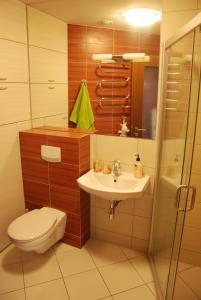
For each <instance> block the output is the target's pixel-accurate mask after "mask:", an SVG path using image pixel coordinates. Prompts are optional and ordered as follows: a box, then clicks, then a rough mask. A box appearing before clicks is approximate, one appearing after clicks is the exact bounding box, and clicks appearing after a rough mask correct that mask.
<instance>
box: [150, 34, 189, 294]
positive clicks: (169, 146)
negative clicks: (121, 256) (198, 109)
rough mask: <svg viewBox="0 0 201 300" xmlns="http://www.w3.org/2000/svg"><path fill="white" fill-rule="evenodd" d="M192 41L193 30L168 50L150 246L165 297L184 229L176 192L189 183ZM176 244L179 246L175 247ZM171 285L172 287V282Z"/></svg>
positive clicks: (182, 193)
mask: <svg viewBox="0 0 201 300" xmlns="http://www.w3.org/2000/svg"><path fill="white" fill-rule="evenodd" d="M193 42H194V32H191V33H189V34H188V35H186V36H185V37H184V38H182V40H180V41H178V42H177V43H175V44H174V45H173V46H172V47H171V48H169V49H168V52H167V64H166V70H167V71H166V72H167V76H166V90H165V95H164V114H163V120H164V124H163V132H162V137H161V138H162V144H161V154H160V171H159V179H158V182H157V195H156V197H157V199H156V203H157V204H156V208H155V216H154V225H153V235H152V246H151V259H152V263H153V265H154V271H155V279H156V281H157V283H158V288H159V289H160V292H161V294H162V297H163V298H164V299H165V298H166V296H167V298H166V299H171V298H169V296H168V295H167V286H168V282H169V283H170V284H172V281H171V280H170V281H169V278H170V279H171V278H173V277H172V276H171V273H170V267H171V263H172V264H174V263H175V260H174V259H173V260H172V258H174V257H176V255H177V251H178V249H179V243H178V241H177V240H176V238H177V235H178V233H180V235H181V230H180V231H176V228H179V226H178V227H176V225H180V224H182V220H183V217H184V214H183V213H182V212H179V213H178V209H177V208H176V202H175V199H176V192H177V189H178V187H179V186H180V184H188V182H186V180H185V178H184V177H183V176H182V175H183V173H184V165H183V161H184V154H185V148H186V133H187V128H188V119H189V118H188V117H189V99H190V87H191V71H192V53H193ZM186 159H187V158H186ZM183 178H184V179H183ZM185 200H186V189H184V190H183V191H182V192H181V194H180V201H179V203H177V204H178V206H179V207H180V208H181V207H184V206H185ZM173 245H175V246H176V247H175V248H173ZM173 249H174V251H173ZM172 267H174V265H172ZM172 270H173V268H172ZM172 287H173V286H172ZM169 288H170V289H169V290H170V291H172V289H171V286H170V285H169Z"/></svg>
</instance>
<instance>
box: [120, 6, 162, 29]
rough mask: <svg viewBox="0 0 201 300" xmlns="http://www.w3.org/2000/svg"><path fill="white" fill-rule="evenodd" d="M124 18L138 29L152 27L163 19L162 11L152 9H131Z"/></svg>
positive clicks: (124, 14)
mask: <svg viewBox="0 0 201 300" xmlns="http://www.w3.org/2000/svg"><path fill="white" fill-rule="evenodd" d="M122 16H123V17H124V18H125V20H126V21H127V22H128V23H129V24H131V25H134V26H138V27H143V26H150V25H152V24H154V23H156V22H157V21H159V20H160V19H161V13H160V11H158V10H155V9H150V8H136V9H130V10H127V11H126V12H125V13H123V14H122Z"/></svg>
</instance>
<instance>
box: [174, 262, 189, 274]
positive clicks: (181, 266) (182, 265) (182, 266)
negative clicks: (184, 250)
mask: <svg viewBox="0 0 201 300" xmlns="http://www.w3.org/2000/svg"><path fill="white" fill-rule="evenodd" d="M190 268H192V265H189V264H185V263H183V262H179V263H178V268H177V272H182V271H184V270H187V269H190Z"/></svg>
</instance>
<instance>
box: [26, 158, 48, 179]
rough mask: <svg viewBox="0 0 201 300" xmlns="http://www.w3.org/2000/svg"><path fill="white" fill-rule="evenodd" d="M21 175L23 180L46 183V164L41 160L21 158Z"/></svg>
mask: <svg viewBox="0 0 201 300" xmlns="http://www.w3.org/2000/svg"><path fill="white" fill-rule="evenodd" d="M22 175H23V178H24V179H25V180H30V181H35V182H42V183H48V164H47V162H44V161H42V160H41V161H39V160H32V159H29V158H23V159H22Z"/></svg>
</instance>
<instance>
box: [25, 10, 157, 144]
mask: <svg viewBox="0 0 201 300" xmlns="http://www.w3.org/2000/svg"><path fill="white" fill-rule="evenodd" d="M55 14H56V13H55ZM35 15H37V17H36V16H35ZM39 15H40V11H38V10H35V9H33V8H31V7H29V8H28V29H29V41H30V46H29V56H30V57H31V60H30V67H31V68H30V69H31V89H30V91H31V102H32V124H33V127H39V126H44V125H45V126H56V127H59V128H69V127H70V128H72V127H75V125H74V123H72V122H70V121H69V117H70V115H71V112H72V109H73V107H74V104H75V101H76V98H77V95H78V92H79V89H80V85H81V82H82V80H86V81H87V87H88V91H89V96H90V101H91V105H92V110H93V114H94V119H95V128H96V130H97V133H98V134H107V135H121V136H130V137H142V138H155V125H156V103H157V84H158V61H159V50H160V35H159V31H160V28H159V27H160V26H157V29H156V28H155V27H154V28H155V29H154V32H152V30H151V29H147V30H146V31H131V29H129V30H128V29H127V28H124V29H123V30H122V29H111V28H101V26H103V25H100V27H92V26H86V25H68V40H67V41H66V45H67V48H68V59H67V65H66V56H67V55H66V53H65V51H66V50H65V51H63V50H62V47H60V46H61V45H60V44H59V43H58V44H57V43H54V44H51V47H52V49H51V47H49V45H47V47H46V46H43V45H42V44H40V43H44V42H45V41H44V40H42V38H40V33H38V34H36V32H33V30H36V28H37V26H36V24H37V23H39V19H40V18H41V20H43V22H45V21H44V16H45V15H44V14H43V13H41V16H39ZM39 17H40V18H39ZM30 18H32V19H31V21H30ZM33 18H35V20H36V21H35V24H34V22H33ZM53 19H54V18H52V20H53ZM52 20H51V22H52ZM55 20H56V19H55ZM48 22H49V23H47V24H48V26H49V24H50V20H48ZM57 22H58V20H57ZM76 23H77V24H79V20H77V22H76ZM63 24H64V23H63ZM53 25H54V24H53ZM53 25H52V28H50V29H48V28H47V30H49V32H51V33H52V34H56V29H57V26H53ZM57 25H58V24H57ZM64 25H65V24H64ZM31 26H33V28H34V29H33V28H32V29H31ZM59 26H60V25H59ZM65 26H66V25H65ZM97 26H99V25H97ZM105 27H107V26H106V25H105ZM53 28H54V32H53ZM130 28H131V27H130ZM31 30H32V31H31ZM33 33H34V34H35V36H34V34H33ZM30 34H31V35H30ZM30 36H34V38H35V37H36V38H35V40H36V42H37V43H38V44H35V43H36V42H35V41H33V42H32V41H31V40H30ZM49 36H50V35H49ZM37 39H38V41H37ZM59 47H60V48H59ZM45 48H47V49H45ZM57 48H58V49H57ZM48 51H49V53H47V52H48ZM106 53H112V54H124V53H145V55H146V56H147V57H148V58H149V60H148V61H138V62H136V61H135V62H132V61H128V60H126V61H125V60H123V61H120V60H119V61H115V62H113V63H111V62H110V63H109V62H107V63H105V61H104V63H101V61H96V60H93V59H92V55H93V54H106ZM47 54H48V55H47ZM58 62H60V65H59V64H58ZM61 62H62V63H61ZM37 66H40V67H37ZM43 66H44V68H46V69H47V66H48V68H49V69H48V72H49V73H48V72H46V73H48V76H49V77H47V78H45V79H44V78H43V77H42V76H41V69H42V68H43ZM58 66H59V67H58ZM67 69H68V81H67V78H66V79H65V80H64V81H62V80H63V78H65V77H66V73H67ZM55 70H56V75H55V73H54V71H55ZM54 76H55V78H53V77H54ZM38 78H39V79H38ZM44 83H45V84H44ZM67 87H68V98H67V97H66V94H67V91H66V89H67ZM46 95H49V96H48V97H49V100H48V101H46ZM62 130H64V129H62Z"/></svg>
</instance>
